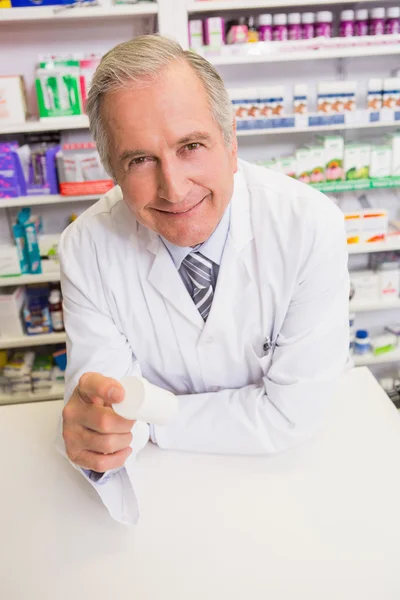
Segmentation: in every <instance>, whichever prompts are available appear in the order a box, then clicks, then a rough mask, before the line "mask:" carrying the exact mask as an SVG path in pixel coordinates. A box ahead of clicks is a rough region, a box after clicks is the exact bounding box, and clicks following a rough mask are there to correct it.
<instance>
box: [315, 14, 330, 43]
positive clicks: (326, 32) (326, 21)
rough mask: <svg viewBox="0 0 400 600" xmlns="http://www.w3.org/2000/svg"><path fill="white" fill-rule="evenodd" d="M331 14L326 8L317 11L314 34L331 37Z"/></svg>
mask: <svg viewBox="0 0 400 600" xmlns="http://www.w3.org/2000/svg"><path fill="white" fill-rule="evenodd" d="M332 21H333V14H332V13H331V12H330V11H328V10H322V11H320V12H318V13H317V24H316V27H315V34H316V36H317V37H326V38H331V37H332Z"/></svg>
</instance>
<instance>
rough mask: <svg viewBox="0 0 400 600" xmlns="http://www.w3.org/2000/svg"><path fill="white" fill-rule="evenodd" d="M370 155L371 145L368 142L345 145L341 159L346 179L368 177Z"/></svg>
mask: <svg viewBox="0 0 400 600" xmlns="http://www.w3.org/2000/svg"><path fill="white" fill-rule="evenodd" d="M370 156H371V147H370V146H369V144H349V145H346V146H345V147H344V159H343V166H344V172H345V177H346V179H347V180H354V179H368V178H369V164H370Z"/></svg>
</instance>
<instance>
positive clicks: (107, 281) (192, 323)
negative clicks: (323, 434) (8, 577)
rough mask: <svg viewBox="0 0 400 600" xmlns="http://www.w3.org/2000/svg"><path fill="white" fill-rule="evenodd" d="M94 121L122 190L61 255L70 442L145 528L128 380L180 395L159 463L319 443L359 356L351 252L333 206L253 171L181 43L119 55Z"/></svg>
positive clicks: (89, 472)
mask: <svg viewBox="0 0 400 600" xmlns="http://www.w3.org/2000/svg"><path fill="white" fill-rule="evenodd" d="M87 111H88V115H89V119H90V125H91V132H92V134H93V137H94V139H95V141H96V143H97V146H98V150H99V153H100V155H101V158H102V160H103V163H104V165H105V166H106V168H107V170H108V171H109V173H110V174H111V175H112V176H113V177H114V179H115V181H116V183H117V184H118V186H119V187H115V188H114V189H112V190H111V191H110V192H109V193H108V194H106V195H105V196H104V197H103V198H101V199H100V201H99V202H98V203H97V204H95V205H94V206H93V207H91V208H90V209H89V210H88V211H86V212H85V213H84V214H83V215H82V216H81V217H80V218H79V219H78V220H77V221H76V222H75V223H74V224H73V225H71V226H70V227H69V228H68V229H67V230H66V232H65V233H64V235H63V237H62V241H61V247H60V256H61V263H62V287H63V295H64V311H65V323H66V331H67V335H68V370H67V379H66V396H65V398H66V406H65V408H64V411H63V439H64V442H65V451H66V454H67V456H68V458H69V459H70V461H71V462H72V463H73V464H74V465H75V466H76V467H77V468H79V469H80V470H81V471H82V473H83V474H84V475H85V476H86V477H87V478H88V480H89V481H90V482H91V483H92V485H93V486H94V487H95V488H96V489H97V491H98V492H99V494H100V496H101V498H102V500H103V501H104V503H105V504H106V506H107V507H108V509H109V511H110V513H111V515H112V516H113V517H114V518H115V519H117V520H119V521H122V522H129V523H130V522H134V521H135V520H136V519H137V512H136V505H135V496H134V493H133V488H132V483H131V480H132V479H134V477H133V478H132V477H129V475H128V471H129V468H130V466H131V464H132V461H131V460H128V461H127V459H128V457H129V456H130V454H131V452H132V448H133V454H134V455H135V454H136V453H137V451H138V449H139V448H140V447H142V446H143V445H144V444H145V443H146V442H147V440H148V438H149V428H148V426H147V424H144V423H137V424H136V425H135V424H134V422H133V421H128V420H125V419H123V418H122V417H120V416H118V415H117V414H116V413H114V411H113V409H112V408H111V404H112V403H115V402H119V401H121V400H122V398H123V388H122V387H121V385H120V384H119V383H118V381H119V380H120V379H121V378H122V377H123V376H125V375H132V374H139V373H141V374H142V375H143V376H144V377H145V378H147V379H148V380H149V381H151V382H152V383H154V384H156V385H158V386H161V387H163V388H165V389H167V390H170V391H172V392H174V393H175V394H177V396H178V399H179V412H178V415H177V417H176V418H175V419H174V420H173V422H172V423H171V424H170V425H169V426H168V427H153V428H152V430H151V432H150V435H151V438H152V441H153V442H154V443H156V444H158V445H159V446H160V447H161V448H170V449H178V450H189V451H198V452H211V453H237V454H264V453H265V454H269V453H271V454H272V453H276V452H279V451H282V450H284V449H286V448H289V447H291V446H292V445H294V444H296V443H298V442H300V441H302V440H305V439H307V438H308V437H310V436H311V435H312V434H313V433H314V432H315V431H316V430H317V429H318V426H319V424H320V422H321V419H322V417H323V414H324V410H325V408H326V405H327V402H328V400H329V398H330V397H331V394H332V390H333V387H334V386H333V384H334V382H335V381H336V379H337V377H338V375H339V373H340V372H341V370H342V368H343V367H344V365H345V363H346V358H347V354H348V273H347V250H346V241H345V234H344V225H343V217H342V215H341V213H340V211H339V209H338V208H337V207H336V206H335V205H334V204H333V203H332V202H331V201H330V200H328V199H327V198H326V197H324V196H323V195H322V194H320V193H319V192H317V191H315V190H313V189H311V188H310V187H308V186H306V185H304V184H301V183H299V182H296V181H294V180H292V179H290V178H288V177H285V176H284V175H281V174H279V173H275V172H272V171H268V170H266V169H263V168H261V167H256V166H254V165H250V164H248V163H245V162H242V161H238V159H237V145H236V138H235V123H234V120H233V117H232V110H231V105H230V101H229V98H228V95H227V92H226V90H225V88H224V85H223V82H222V80H221V79H220V77H219V75H218V74H217V72H216V71H215V70H214V68H213V67H212V66H211V65H210V64H209V63H208V62H207V61H206V60H204V59H203V58H201V57H200V56H197V55H196V54H194V53H191V52H184V51H183V50H182V49H181V47H180V46H179V45H178V44H176V43H175V42H173V41H171V40H168V39H166V38H162V37H159V36H145V37H139V38H136V39H135V40H133V41H130V42H127V43H124V44H121V45H119V46H117V47H116V48H114V49H113V50H111V51H110V52H109V53H108V54H107V55H106V56H105V57H104V58H103V60H102V62H101V64H100V66H99V68H98V70H97V72H96V74H95V76H94V79H93V83H92V87H91V91H90V94H89V99H88V104H87ZM126 461H127V462H126ZM124 465H125V466H124Z"/></svg>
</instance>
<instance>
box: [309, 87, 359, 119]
mask: <svg viewBox="0 0 400 600" xmlns="http://www.w3.org/2000/svg"><path fill="white" fill-rule="evenodd" d="M356 88H357V84H356V82H355V81H328V82H322V83H319V84H318V86H317V112H318V113H323V114H327V115H329V114H335V113H336V114H343V113H345V112H354V111H355V110H356Z"/></svg>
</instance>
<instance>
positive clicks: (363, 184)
mask: <svg viewBox="0 0 400 600" xmlns="http://www.w3.org/2000/svg"><path fill="white" fill-rule="evenodd" d="M312 187H313V188H315V189H317V190H319V191H320V192H324V193H325V194H328V193H329V194H340V193H342V192H358V191H362V190H383V189H389V188H399V187H400V177H376V178H375V179H351V180H346V181H323V182H322V183H313V184H312Z"/></svg>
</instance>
